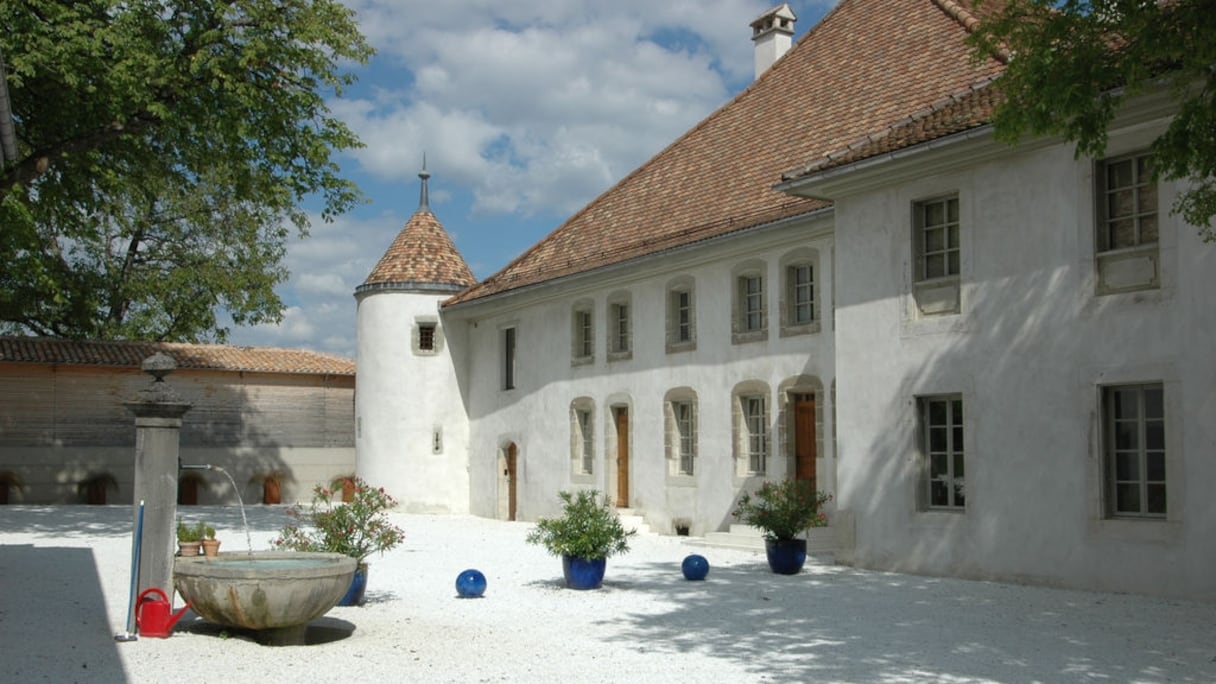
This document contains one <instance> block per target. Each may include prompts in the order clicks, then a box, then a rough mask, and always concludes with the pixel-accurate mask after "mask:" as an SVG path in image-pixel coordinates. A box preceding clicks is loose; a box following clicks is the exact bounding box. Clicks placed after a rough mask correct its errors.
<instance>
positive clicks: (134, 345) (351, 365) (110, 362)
mask: <svg viewBox="0 0 1216 684" xmlns="http://www.w3.org/2000/svg"><path fill="white" fill-rule="evenodd" d="M157 352H161V353H164V354H168V355H169V356H172V357H173V360H174V361H176V362H177V367H178V368H183V369H197V370H219V371H249V372H259V373H289V374H300V375H354V374H355V362H354V360H352V359H347V358H343V357H341V356H334V355H332V354H321V353H318V352H314V351H307V350H303V349H273V348H267V347H234V346H228V345H219V344H186V343H181V342H98V341H83V340H62V339H55V338H49V337H9V336H0V363H37V364H63V365H75V366H108V367H117V368H139V367H140V364H142V363H143V361H144V359H146V358H148V357H149V356H152V355H153V354H155V353H157Z"/></svg>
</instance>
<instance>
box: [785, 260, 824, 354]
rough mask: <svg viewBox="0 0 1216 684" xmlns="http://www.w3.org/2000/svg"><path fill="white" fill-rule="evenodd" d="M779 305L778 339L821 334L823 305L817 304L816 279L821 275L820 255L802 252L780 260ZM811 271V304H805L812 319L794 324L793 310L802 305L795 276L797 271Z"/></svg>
mask: <svg viewBox="0 0 1216 684" xmlns="http://www.w3.org/2000/svg"><path fill="white" fill-rule="evenodd" d="M780 266H781V281H782V282H781V301H780V305H779V308H780V310H781V336H782V337H790V336H792V335H810V334H814V333H817V332H819V331H820V327H821V326H820V318H821V315H822V311H823V308H822V305H821V304H820V293H821V292H822V290H823V288H822V287H821V286H820V284H819V282H818V277H819V275H820V274H821V269H820V268H819V251H818V250H816V249H811V248H801V249H797V250H794V251H792V252H789V253H787V254H786V255H785V256H783V257H782V258H781V261H780ZM803 267H806V268H809V269H810V282H809V283H808V285H809V287H810V301H809V302H806V304H807V305H808V306H810V312H811V317H810V319H809V320H807V321H803V322H797V321H796V320H795V319H796V315H795V312H796V309H797V308H798V307H799V306H800V304H801V303H802V302H800V301H799V300H798V297H797V286H798V284H797V282H796V280H795V277H794V274H795V272H796V270H797V269H799V268H803Z"/></svg>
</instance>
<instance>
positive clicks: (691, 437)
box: [671, 401, 697, 475]
mask: <svg viewBox="0 0 1216 684" xmlns="http://www.w3.org/2000/svg"><path fill="white" fill-rule="evenodd" d="M671 408H672V413H674V414H675V417H676V433H677V434H678V435H679V455H680V457H679V473H680V474H681V475H692V472H693V458H694V457H695V456H696V453H697V451H696V435H695V433H694V429H695V427H696V423H695V422H694V420H693V412H692V402H691V401H677V402H675V403H674V404H672V406H671Z"/></svg>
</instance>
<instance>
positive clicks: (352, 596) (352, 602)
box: [338, 565, 367, 606]
mask: <svg viewBox="0 0 1216 684" xmlns="http://www.w3.org/2000/svg"><path fill="white" fill-rule="evenodd" d="M365 591H367V566H366V565H360V566H359V567H357V568H355V576H354V577H352V578H351V580H350V589H347V590H346V594H345V595H343V596H342V598H340V599H338V605H339V606H358V605H362V604H363V593H364V592H365Z"/></svg>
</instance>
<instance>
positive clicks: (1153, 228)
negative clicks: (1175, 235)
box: [1140, 216, 1157, 245]
mask: <svg viewBox="0 0 1216 684" xmlns="http://www.w3.org/2000/svg"><path fill="white" fill-rule="evenodd" d="M1156 241H1157V217H1156V216H1141V217H1140V244H1142V245H1148V244H1152V243H1154V242H1156Z"/></svg>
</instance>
